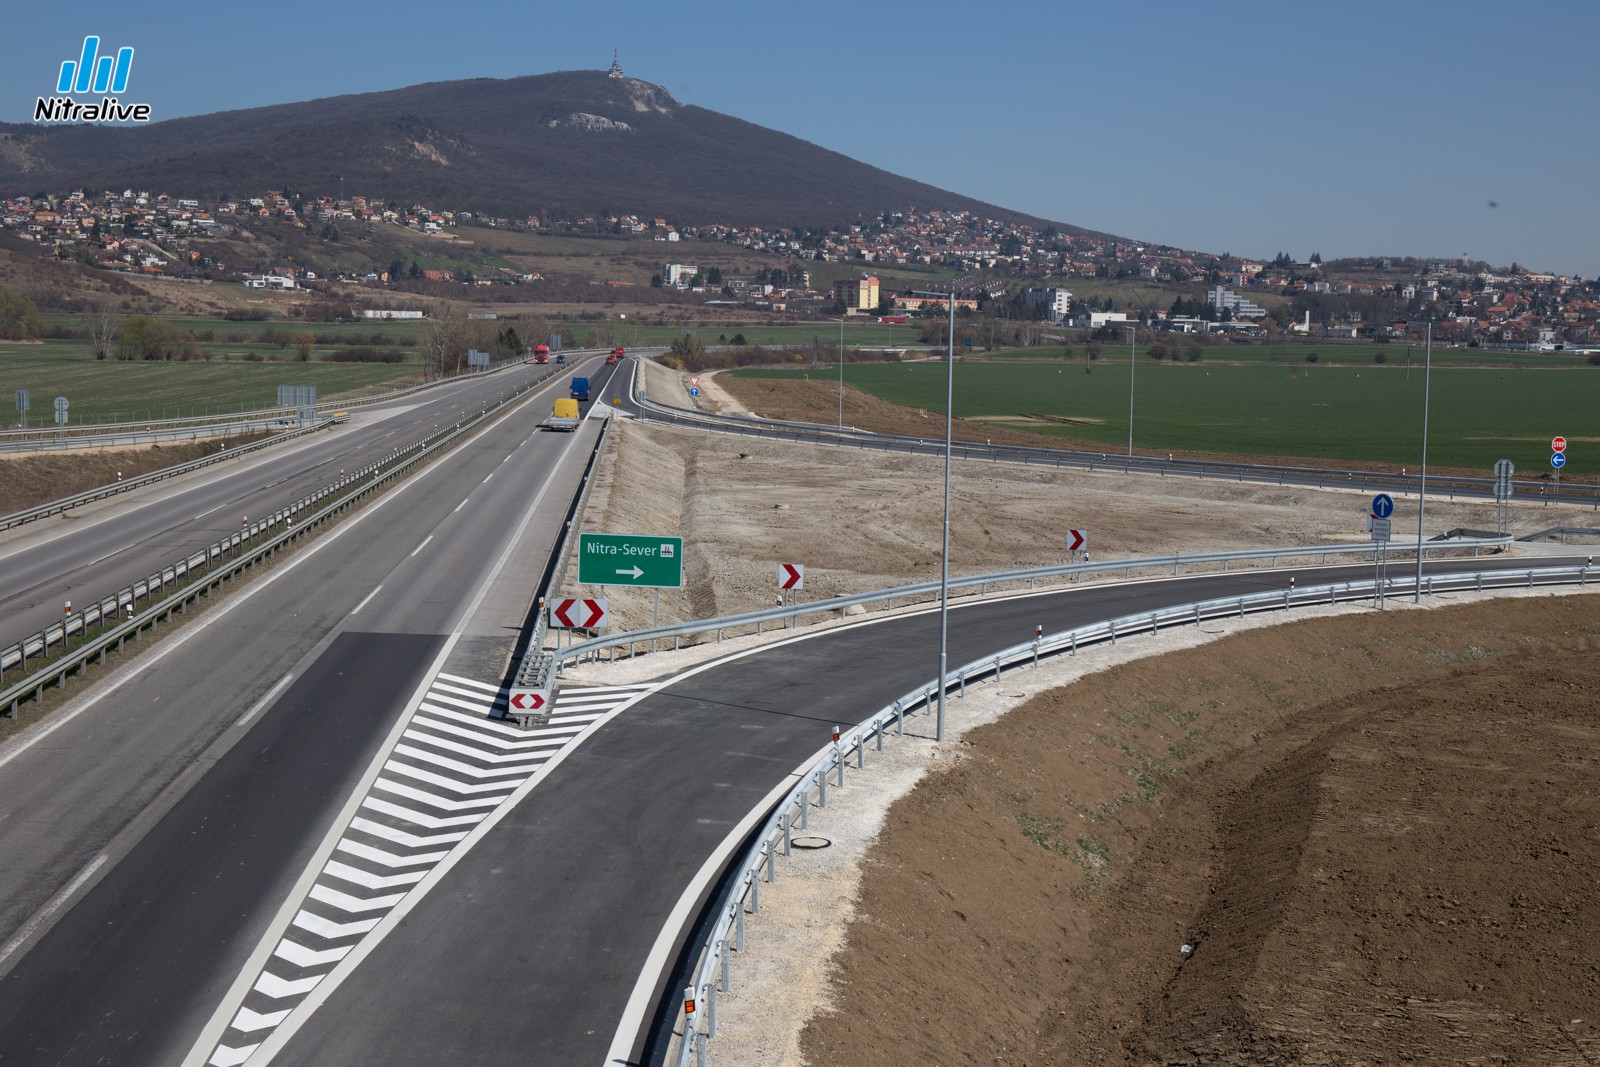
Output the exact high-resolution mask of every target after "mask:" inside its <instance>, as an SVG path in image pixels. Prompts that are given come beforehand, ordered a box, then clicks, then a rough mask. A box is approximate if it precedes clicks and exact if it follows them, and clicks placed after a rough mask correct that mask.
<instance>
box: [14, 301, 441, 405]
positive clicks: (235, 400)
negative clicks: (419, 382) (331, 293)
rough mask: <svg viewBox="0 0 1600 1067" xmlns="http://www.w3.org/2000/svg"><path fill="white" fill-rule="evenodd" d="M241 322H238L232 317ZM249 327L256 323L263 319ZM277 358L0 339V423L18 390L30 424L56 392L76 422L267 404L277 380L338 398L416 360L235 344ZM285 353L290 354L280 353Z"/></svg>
mask: <svg viewBox="0 0 1600 1067" xmlns="http://www.w3.org/2000/svg"><path fill="white" fill-rule="evenodd" d="M228 325H230V326H238V325H239V324H238V323H229V324H228ZM247 325H254V326H257V327H258V328H259V325H260V324H247ZM228 347H229V348H230V350H241V349H250V350H256V351H260V352H262V353H263V354H267V355H269V356H276V357H279V358H280V359H281V360H282V361H281V362H261V363H253V362H245V361H243V360H238V361H234V360H228V361H217V362H209V363H208V362H202V361H190V362H171V363H168V362H146V361H142V360H140V361H126V362H125V361H122V360H114V359H113V360H106V361H104V362H99V361H96V360H95V358H94V354H93V352H92V351H91V350H90V348H89V345H88V343H87V342H84V341H45V342H44V343H42V344H26V345H21V344H0V403H3V404H5V405H6V407H5V408H4V409H0V425H4V426H15V425H16V424H17V412H16V410H15V408H14V407H13V406H12V402H13V398H14V396H15V392H16V390H17V389H19V388H25V389H27V390H28V392H29V411H28V424H29V425H30V426H40V425H44V424H47V423H53V421H54V417H53V404H54V399H55V398H56V397H58V396H64V397H66V398H67V400H68V401H69V403H70V407H69V409H68V410H69V414H70V415H71V421H72V423H73V424H74V425H78V424H82V423H96V422H122V421H137V420H140V419H160V418H180V417H186V416H192V415H206V414H215V413H223V412H228V411H236V410H246V411H249V410H255V409H259V408H266V407H271V406H272V405H273V404H275V403H276V402H277V395H278V386H280V385H315V386H316V387H317V395H318V397H319V398H324V399H338V398H339V397H340V396H353V395H358V394H362V393H368V392H374V391H377V390H380V389H382V388H383V387H385V386H386V385H388V384H390V383H393V384H399V383H400V381H401V380H403V379H406V378H416V377H417V376H418V375H419V374H420V371H421V368H420V366H419V365H418V364H416V363H318V362H315V356H313V362H310V363H299V362H294V361H293V358H294V353H293V351H289V352H282V351H279V350H278V349H276V348H271V347H270V346H262V345H232V346H228ZM283 357H287V358H283Z"/></svg>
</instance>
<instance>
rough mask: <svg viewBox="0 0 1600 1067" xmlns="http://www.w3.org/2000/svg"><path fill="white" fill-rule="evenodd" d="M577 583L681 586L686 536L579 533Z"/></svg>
mask: <svg viewBox="0 0 1600 1067" xmlns="http://www.w3.org/2000/svg"><path fill="white" fill-rule="evenodd" d="M578 583H579V584H580V585H627V586H635V587H643V588H654V589H682V588H683V538H681V537H660V536H656V535H653V534H600V533H586V534H579V535H578Z"/></svg>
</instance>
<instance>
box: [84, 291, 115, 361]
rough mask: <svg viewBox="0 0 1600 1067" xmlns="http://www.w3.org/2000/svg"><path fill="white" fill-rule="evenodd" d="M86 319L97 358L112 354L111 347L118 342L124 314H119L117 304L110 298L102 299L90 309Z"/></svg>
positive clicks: (90, 341)
mask: <svg viewBox="0 0 1600 1067" xmlns="http://www.w3.org/2000/svg"><path fill="white" fill-rule="evenodd" d="M85 321H86V323H87V326H88V332H89V344H90V345H91V346H93V348H94V358H95V359H105V358H106V357H107V356H109V355H111V349H112V348H113V347H114V346H115V345H116V343H117V335H118V334H119V333H121V332H122V316H121V315H118V314H117V306H116V305H115V304H114V303H112V302H111V301H110V300H109V299H108V300H100V301H97V302H96V303H95V305H94V306H93V307H92V308H90V309H89V312H88V314H87V316H85Z"/></svg>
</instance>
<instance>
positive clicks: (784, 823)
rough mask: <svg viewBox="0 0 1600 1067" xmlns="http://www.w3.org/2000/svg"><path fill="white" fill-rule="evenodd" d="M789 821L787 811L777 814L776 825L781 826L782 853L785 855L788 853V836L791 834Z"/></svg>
mask: <svg viewBox="0 0 1600 1067" xmlns="http://www.w3.org/2000/svg"><path fill="white" fill-rule="evenodd" d="M789 823H790V819H789V813H788V812H784V813H783V814H782V815H780V816H778V825H779V826H781V827H782V828H783V854H784V855H785V856H787V855H789V838H790V836H791V827H790V825H789Z"/></svg>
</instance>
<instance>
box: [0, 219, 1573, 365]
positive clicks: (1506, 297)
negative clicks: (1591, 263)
mask: <svg viewBox="0 0 1600 1067" xmlns="http://www.w3.org/2000/svg"><path fill="white" fill-rule="evenodd" d="M269 226H271V227H288V228H289V229H290V230H292V231H295V232H298V233H300V234H301V235H302V237H303V238H304V239H305V241H306V242H307V244H308V246H309V247H310V248H311V249H312V251H310V252H309V253H306V254H303V255H301V256H299V257H297V258H296V259H294V260H292V261H291V260H287V258H286V259H285V261H282V262H272V261H270V260H271V258H272V257H265V256H263V255H261V254H259V253H258V254H255V255H254V256H249V255H245V256H241V255H237V254H234V253H236V252H238V250H240V248H241V242H242V243H243V245H244V247H245V248H246V249H247V250H248V249H250V248H251V245H250V242H251V241H252V239H253V237H254V234H253V233H252V227H255V228H262V227H269ZM383 227H397V228H400V229H403V230H406V231H410V232H411V233H414V234H420V235H426V236H432V237H435V238H437V239H439V240H441V241H446V242H447V241H451V240H457V239H459V238H460V237H461V236H462V235H463V234H464V233H465V231H467V230H471V229H477V230H499V231H521V232H532V233H540V234H555V235H567V236H580V237H581V236H595V237H609V238H612V239H615V238H617V237H622V238H629V239H634V240H650V241H654V242H660V243H661V244H662V245H663V249H662V253H663V255H662V256H661V257H660V261H661V262H662V267H661V269H660V270H659V271H658V272H655V273H653V274H652V275H651V276H650V277H649V278H648V279H646V278H643V277H618V278H608V279H603V280H600V281H598V282H592V283H591V284H602V285H604V286H605V287H607V288H608V289H614V288H617V287H628V286H644V285H650V286H652V287H655V288H658V289H671V290H677V291H680V292H683V293H685V294H686V295H689V296H700V297H702V298H703V302H705V303H719V304H729V305H734V306H744V307H748V308H750V309H752V310H759V311H767V312H801V313H806V312H814V313H832V314H848V315H877V316H881V317H889V318H895V317H898V316H900V315H907V316H910V315H917V314H930V313H933V312H939V313H942V312H943V311H945V310H948V305H946V304H945V303H944V301H943V299H941V298H939V297H928V296H918V295H915V294H913V293H910V292H900V293H895V292H891V291H889V290H888V289H887V288H886V287H883V286H881V285H880V283H879V280H878V278H877V277H876V276H875V274H874V273H872V272H874V271H876V270H885V271H887V270H890V269H895V268H905V269H913V270H916V269H926V270H938V271H945V272H948V271H955V272H958V275H959V276H958V278H957V280H956V282H955V283H954V284H953V285H952V284H951V283H950V282H947V281H946V282H940V283H938V284H937V288H939V289H941V290H943V289H952V290H953V296H954V298H955V300H956V304H957V308H958V310H964V311H968V312H976V311H979V310H980V309H986V310H985V313H987V314H998V315H1000V316H1001V317H1011V318H1024V319H1034V320H1039V321H1043V322H1048V323H1052V324H1056V325H1062V326H1072V327H1077V328H1086V329H1091V330H1107V331H1115V330H1118V329H1120V328H1124V327H1126V326H1128V325H1130V324H1137V325H1141V326H1143V327H1146V328H1150V329H1156V330H1165V331H1171V332H1179V333H1204V334H1222V335H1226V336H1231V337H1235V338H1240V339H1247V338H1252V337H1271V338H1285V337H1293V336H1294V335H1296V334H1301V335H1306V336H1313V337H1341V338H1356V339H1360V338H1368V339H1374V340H1387V339H1390V338H1394V337H1397V336H1408V335H1417V334H1420V332H1421V331H1422V330H1423V329H1424V328H1425V325H1424V324H1425V323H1432V326H1433V331H1434V336H1435V337H1436V338H1437V339H1439V340H1441V341H1444V342H1446V343H1455V344H1467V345H1484V346H1494V347H1505V348H1516V349H1529V350H1542V351H1559V350H1575V351H1589V350H1593V349H1595V348H1596V346H1597V345H1600V283H1597V282H1595V281H1586V280H1584V279H1581V278H1576V277H1569V276H1563V275H1555V274H1540V273H1535V272H1533V271H1530V270H1528V269H1526V268H1524V267H1521V266H1518V265H1516V264H1513V265H1511V266H1510V267H1508V268H1500V269H1495V268H1493V267H1491V266H1490V265H1489V264H1487V263H1483V262H1477V261H1473V260H1471V259H1470V258H1468V257H1460V258H1456V259H1413V258H1405V259H1399V258H1393V259H1391V258H1369V259H1354V260H1350V259H1347V260H1336V261H1331V262H1327V263H1324V262H1323V261H1322V260H1321V257H1320V256H1318V255H1315V254H1313V255H1312V256H1311V257H1310V259H1309V260H1307V261H1304V262H1301V261H1296V260H1294V259H1291V258H1290V257H1289V256H1288V255H1286V254H1283V253H1279V254H1278V255H1277V256H1276V257H1275V258H1273V259H1271V260H1252V259H1244V258H1240V257H1237V256H1233V255H1228V254H1223V255H1216V254H1212V253H1206V252H1194V251H1187V250H1183V249H1177V248H1171V247H1164V246H1159V245H1150V244H1141V243H1136V242H1131V241H1128V240H1124V239H1118V238H1114V237H1109V236H1105V235H1098V234H1088V233H1065V232H1061V231H1060V230H1058V229H1056V228H1055V227H1049V226H1047V227H1044V228H1042V229H1040V228H1036V227H1034V226H1032V225H1029V224H1026V223H1021V222H1008V221H1001V220H996V219H988V218H981V217H978V216H977V215H974V214H972V213H969V212H964V211H946V210H939V209H907V210H904V211H896V212H886V213H884V214H883V215H881V216H880V217H877V218H874V219H870V220H862V221H858V222H854V223H850V224H847V225H839V226H835V227H831V228H828V227H803V228H802V227H797V228H787V227H780V228H762V227H757V226H740V225H736V224H731V223H713V224H707V225H699V226H683V225H674V224H673V223H671V222H669V221H668V220H666V219H664V218H649V217H642V216H637V215H615V216H610V217H606V218H595V217H585V218H574V219H541V218H538V217H535V216H526V217H523V218H515V219H512V218H503V217H495V216H488V215H483V214H478V213H475V212H472V211H452V210H444V209H432V208H429V207H427V206H425V205H422V204H412V205H410V206H401V205H398V204H396V203H393V202H387V203H385V202H381V201H379V200H376V199H374V198H370V197H367V196H361V195H352V196H348V197H345V196H337V197H336V196H309V195H303V194H299V193H290V192H286V191H282V190H269V191H265V192H263V193H262V195H260V196H252V197H244V198H240V199H220V200H214V201H204V200H201V199H198V198H194V197H180V196H174V195H171V194H169V193H164V192H157V193H151V192H149V191H147V190H138V189H132V188H128V189H123V190H122V191H121V192H115V191H106V192H102V193H99V194H90V193H87V192H86V191H84V190H76V191H73V192H69V193H64V194H59V195H56V194H49V195H35V196H21V197H15V198H12V199H9V200H3V201H0V229H3V230H5V231H9V232H11V233H14V234H15V235H16V236H18V237H20V238H21V239H23V240H24V241H27V242H32V243H33V244H34V245H35V246H36V247H37V248H38V250H39V251H40V252H41V253H43V254H47V255H52V256H55V257H57V258H60V259H66V260H76V261H78V262H81V263H83V264H85V265H87V266H92V267H95V268H99V269H102V270H108V271H123V272H133V273H139V274H144V275H156V276H162V277H173V278H180V279H199V280H208V281H215V282H228V283H235V284H242V285H245V286H248V287H251V288H258V289H280V290H300V289H320V288H322V287H323V286H325V285H326V284H328V283H353V285H355V286H367V287H373V288H375V289H383V288H400V289H405V288H406V287H407V286H409V285H414V283H430V285H431V286H432V288H431V289H430V290H429V292H430V293H432V294H437V293H438V288H437V287H438V285H440V284H444V285H448V286H462V287H472V288H475V289H479V290H482V289H484V288H487V287H494V286H503V285H526V284H530V283H534V282H537V281H540V280H541V275H540V274H539V273H537V272H534V271H529V270H525V269H517V268H512V267H498V268H494V269H487V270H481V271H477V272H474V271H472V270H468V269H463V270H459V271H457V270H451V269H439V268H434V267H426V268H423V267H419V266H418V265H417V263H416V261H415V260H414V259H413V260H411V261H409V263H408V262H406V261H404V260H394V261H391V262H389V263H386V264H385V263H370V264H368V265H367V267H366V269H362V270H351V269H349V268H348V266H343V267H341V266H339V265H338V264H337V263H336V262H335V257H334V256H333V255H331V254H329V255H327V256H322V257H319V256H318V255H317V254H316V251H315V250H316V247H317V246H318V245H319V244H320V245H325V246H328V247H330V248H331V247H333V246H335V245H338V244H339V243H340V242H341V239H345V240H349V239H351V238H354V237H356V236H357V235H358V233H366V234H371V233H374V232H381V228H383ZM689 241H698V242H718V243H723V244H727V245H730V246H734V247H737V248H740V249H744V250H747V251H751V252H756V253H760V254H762V255H764V256H771V257H772V258H773V259H774V260H777V261H781V260H794V261H795V263H794V265H793V266H789V267H785V266H782V265H779V266H774V267H772V268H768V269H763V270H760V271H757V272H752V275H751V276H750V277H734V276H731V275H730V274H727V273H725V272H724V271H722V270H721V269H719V268H716V267H709V268H706V269H703V270H702V269H701V268H700V267H699V266H696V265H694V264H688V263H681V262H670V261H668V257H669V256H670V255H671V253H670V252H669V251H668V249H669V248H671V246H673V245H680V246H681V245H682V243H683V242H689ZM230 249H231V250H233V251H232V252H230V251H229V250H230ZM240 258H249V259H252V261H251V262H249V263H243V262H237V260H238V259H240ZM230 259H232V260H235V261H234V262H230V261H229V260H230ZM342 259H343V260H345V261H347V260H348V257H342ZM807 261H813V262H822V263H831V264H841V265H847V266H850V267H858V268H859V271H858V273H859V274H860V277H859V278H854V279H851V280H849V281H842V282H837V283H835V284H834V286H833V287H832V288H831V289H825V290H823V291H819V290H817V289H814V288H813V287H812V272H811V271H810V270H809V269H807V267H806V265H805V264H806V262H807ZM1075 279H1093V280H1104V279H1112V280H1135V281H1142V282H1145V283H1147V285H1149V286H1154V287H1161V288H1163V289H1169V290H1171V291H1172V292H1174V293H1177V294H1180V295H1177V296H1175V297H1174V298H1173V299H1171V300H1170V302H1168V301H1166V300H1162V301H1154V300H1151V299H1149V298H1148V297H1146V298H1143V302H1141V303H1138V304H1137V305H1129V306H1122V307H1118V306H1116V303H1115V300H1114V299H1113V298H1111V297H1108V296H1085V297H1075V296H1074V294H1073V291H1072V289H1073V286H1074V284H1075V281H1074V280H1075ZM1079 284H1080V285H1082V286H1083V287H1085V288H1091V289H1103V288H1104V286H1095V285H1093V284H1091V283H1079ZM1142 291H1145V292H1148V291H1149V290H1148V289H1146V290H1142ZM1184 293H1192V294H1194V295H1191V296H1184V295H1181V294H1184ZM485 295H486V294H485ZM480 298H481V297H480ZM523 298H524V299H526V297H523ZM1163 304H1164V305H1165V306H1161V305H1163Z"/></svg>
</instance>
